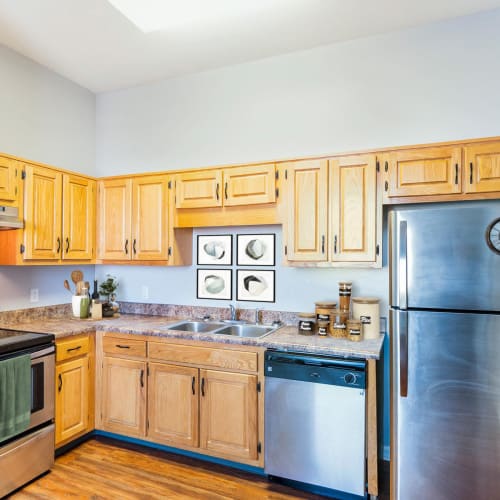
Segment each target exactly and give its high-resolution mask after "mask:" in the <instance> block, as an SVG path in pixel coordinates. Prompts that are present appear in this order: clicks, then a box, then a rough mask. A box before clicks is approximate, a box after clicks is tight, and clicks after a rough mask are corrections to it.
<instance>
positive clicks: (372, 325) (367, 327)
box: [352, 297, 380, 339]
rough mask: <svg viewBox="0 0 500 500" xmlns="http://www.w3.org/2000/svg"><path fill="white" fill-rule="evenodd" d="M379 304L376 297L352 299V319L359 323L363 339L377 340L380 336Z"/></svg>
mask: <svg viewBox="0 0 500 500" xmlns="http://www.w3.org/2000/svg"><path fill="white" fill-rule="evenodd" d="M379 302H380V299H377V298H376V297H353V298H352V317H353V319H359V320H360V321H361V324H362V328H363V338H365V339H377V338H378V337H379V335H380V331H379V330H380V306H379Z"/></svg>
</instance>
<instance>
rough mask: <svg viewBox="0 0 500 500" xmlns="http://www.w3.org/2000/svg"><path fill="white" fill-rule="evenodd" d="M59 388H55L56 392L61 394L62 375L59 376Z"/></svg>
mask: <svg viewBox="0 0 500 500" xmlns="http://www.w3.org/2000/svg"><path fill="white" fill-rule="evenodd" d="M58 378H59V386H58V388H57V392H61V391H62V375H61V374H59V377H58Z"/></svg>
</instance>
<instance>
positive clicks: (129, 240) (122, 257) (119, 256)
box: [98, 175, 169, 261]
mask: <svg viewBox="0 0 500 500" xmlns="http://www.w3.org/2000/svg"><path fill="white" fill-rule="evenodd" d="M168 200H169V197H168V179H167V176H165V175H149V176H142V177H136V178H129V179H127V178H124V179H107V180H102V181H99V250H98V258H99V259H102V260H106V261H130V260H134V261H167V260H168V258H169V246H168V245H169V224H168V222H169V207H168Z"/></svg>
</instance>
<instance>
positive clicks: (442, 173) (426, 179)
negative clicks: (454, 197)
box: [383, 146, 462, 198]
mask: <svg viewBox="0 0 500 500" xmlns="http://www.w3.org/2000/svg"><path fill="white" fill-rule="evenodd" d="M386 161H387V163H386ZM383 170H384V175H385V178H386V181H385V186H384V190H385V195H386V196H387V197H389V198H391V197H398V196H427V195H438V194H453V193H460V192H461V191H462V148H461V147H460V146H448V147H437V148H420V149H409V150H404V151H395V152H393V153H389V154H388V155H386V157H385V161H383Z"/></svg>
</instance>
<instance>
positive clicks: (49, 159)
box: [0, 46, 95, 310]
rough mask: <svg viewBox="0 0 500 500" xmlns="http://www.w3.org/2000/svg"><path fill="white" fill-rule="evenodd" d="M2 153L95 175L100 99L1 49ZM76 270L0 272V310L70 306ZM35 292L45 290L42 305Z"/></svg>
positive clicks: (89, 269)
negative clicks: (32, 296)
mask: <svg viewBox="0 0 500 500" xmlns="http://www.w3.org/2000/svg"><path fill="white" fill-rule="evenodd" d="M0 151H1V152H4V153H8V154H12V155H16V156H21V157H23V158H27V159H31V160H35V161H40V162H42V163H48V164H50V165H54V166H57V167H61V168H67V169H69V170H76V171H79V172H82V173H87V174H94V173H95V96H94V94H92V93H91V92H89V91H88V90H86V89H83V88H82V87H79V86H78V85H76V84H74V83H72V82H70V81H68V80H66V79H64V78H63V77H61V76H59V75H56V74H55V73H53V72H51V71H49V70H48V69H46V68H44V67H42V66H40V65H38V64H36V63H34V62H32V61H30V60H29V59H26V58H25V57H23V56H21V55H19V54H16V53H15V52H12V51H11V50H9V49H7V48H5V47H3V46H0ZM71 269H73V268H68V267H65V268H61V267H55V266H50V267H29V268H22V269H21V268H10V267H0V310H7V309H22V308H26V307H35V306H40V305H49V304H60V303H65V302H68V296H69V294H68V292H66V291H65V289H64V288H63V286H62V284H63V280H64V279H69V274H70V272H71ZM93 273H94V267H93V266H87V268H86V271H85V275H86V276H88V277H89V279H90V278H91V277H92V276H93ZM30 288H38V289H39V295H40V300H39V302H38V303H31V302H30V301H29V290H30Z"/></svg>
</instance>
